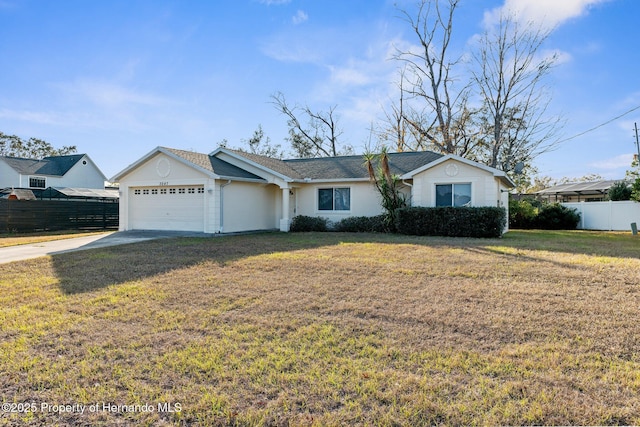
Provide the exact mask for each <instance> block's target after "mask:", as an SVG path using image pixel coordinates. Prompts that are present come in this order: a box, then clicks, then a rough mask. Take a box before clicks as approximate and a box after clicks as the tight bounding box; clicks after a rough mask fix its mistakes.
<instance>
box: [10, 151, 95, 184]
mask: <svg viewBox="0 0 640 427" xmlns="http://www.w3.org/2000/svg"><path fill="white" fill-rule="evenodd" d="M105 181H106V177H105V176H104V174H103V173H102V172H101V171H100V169H98V167H97V166H96V165H95V163H93V161H92V160H91V159H90V158H89V156H87V155H86V154H71V155H67V156H52V157H45V158H44V159H42V160H34V159H22V158H18V157H5V156H0V188H25V189H31V190H44V189H45V188H48V187H69V188H98V189H104V182H105Z"/></svg>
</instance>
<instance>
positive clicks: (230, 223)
mask: <svg viewBox="0 0 640 427" xmlns="http://www.w3.org/2000/svg"><path fill="white" fill-rule="evenodd" d="M218 183H220V184H221V185H224V187H223V188H222V198H221V204H222V219H221V221H222V224H221V230H222V232H223V233H233V232H237V231H252V230H270V229H274V228H278V227H279V223H280V216H279V212H280V211H281V208H278V205H280V203H278V201H279V200H280V199H281V196H279V193H281V190H280V188H279V187H278V186H276V185H272V184H257V183H248V182H242V181H232V182H231V184H229V185H225V184H227V181H218Z"/></svg>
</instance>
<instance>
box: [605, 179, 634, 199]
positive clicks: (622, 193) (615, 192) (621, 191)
mask: <svg viewBox="0 0 640 427" xmlns="http://www.w3.org/2000/svg"><path fill="white" fill-rule="evenodd" d="M630 199H631V187H630V186H629V185H628V184H627V183H626V182H624V181H619V182H616V183H615V184H613V185H612V186H611V188H609V200H612V201H614V202H615V201H618V200H630Z"/></svg>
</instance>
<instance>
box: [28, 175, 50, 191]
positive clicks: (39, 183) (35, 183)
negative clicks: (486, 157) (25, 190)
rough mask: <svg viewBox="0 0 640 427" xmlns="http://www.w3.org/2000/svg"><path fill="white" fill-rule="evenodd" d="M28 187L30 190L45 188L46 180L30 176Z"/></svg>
mask: <svg viewBox="0 0 640 427" xmlns="http://www.w3.org/2000/svg"><path fill="white" fill-rule="evenodd" d="M29 187H31V188H47V180H46V179H45V178H41V177H37V176H32V177H30V178H29Z"/></svg>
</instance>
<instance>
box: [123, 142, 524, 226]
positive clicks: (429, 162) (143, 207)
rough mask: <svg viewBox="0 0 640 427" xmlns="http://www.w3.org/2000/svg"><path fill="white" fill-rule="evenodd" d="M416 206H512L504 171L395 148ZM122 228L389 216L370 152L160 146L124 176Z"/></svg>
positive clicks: (394, 159) (393, 159)
mask: <svg viewBox="0 0 640 427" xmlns="http://www.w3.org/2000/svg"><path fill="white" fill-rule="evenodd" d="M389 158H390V166H391V170H392V172H393V173H396V174H398V175H400V176H401V178H402V180H403V183H404V191H405V192H406V194H407V195H408V196H409V197H410V199H411V202H412V205H414V206H436V205H452V204H453V205H469V206H502V207H504V208H505V209H506V208H507V207H508V193H507V192H508V190H509V189H510V188H512V187H513V182H512V181H511V180H510V179H509V178H508V177H507V176H506V175H505V174H504V172H502V171H499V170H497V169H493V168H490V167H487V166H484V165H481V164H479V163H475V162H472V161H470V160H466V159H463V158H461V157H457V156H453V155H446V156H445V155H441V154H437V153H433V152H406V153H390V154H389ZM111 181H113V182H118V183H119V184H120V190H119V191H120V227H119V228H120V230H135V229H139V230H142V229H148V230H154V229H155V230H185V231H199V232H205V233H229V232H238V231H250V230H269V229H279V230H281V231H289V225H290V221H291V219H292V218H293V217H294V216H296V215H307V216H319V217H326V218H329V219H330V220H332V221H338V220H340V219H342V218H346V217H349V216H373V215H377V214H380V213H382V207H381V205H380V199H379V195H378V193H377V192H376V191H375V188H374V186H373V184H372V183H371V182H370V181H369V177H368V172H367V169H366V168H365V166H364V159H363V157H362V156H345V157H325V158H317V159H294V160H278V159H273V158H269V157H264V156H259V155H255V154H250V153H245V152H241V151H237V150H231V149H227V148H218V149H216V150H215V151H213V152H212V153H211V154H200V153H194V152H190V151H183V150H176V149H172V148H165V147H157V148H155V149H153V150H151V151H150V152H149V153H147V154H146V155H144V156H143V157H142V158H140V159H139V160H138V161H136V162H135V163H133V164H131V165H129V166H128V167H127V168H125V169H124V170H123V171H121V172H120V173H118V174H117V175H115V176H114V177H113V178H112V180H111Z"/></svg>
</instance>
